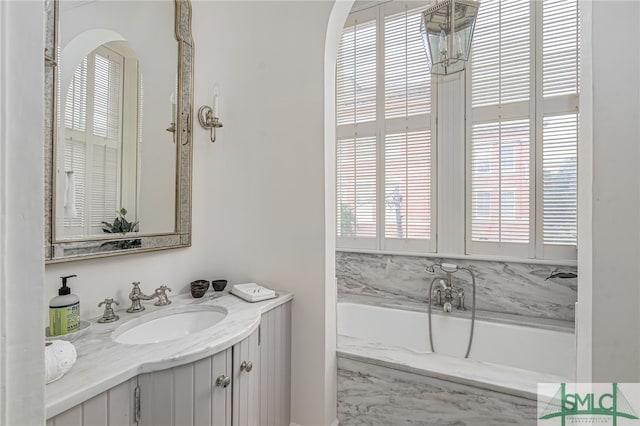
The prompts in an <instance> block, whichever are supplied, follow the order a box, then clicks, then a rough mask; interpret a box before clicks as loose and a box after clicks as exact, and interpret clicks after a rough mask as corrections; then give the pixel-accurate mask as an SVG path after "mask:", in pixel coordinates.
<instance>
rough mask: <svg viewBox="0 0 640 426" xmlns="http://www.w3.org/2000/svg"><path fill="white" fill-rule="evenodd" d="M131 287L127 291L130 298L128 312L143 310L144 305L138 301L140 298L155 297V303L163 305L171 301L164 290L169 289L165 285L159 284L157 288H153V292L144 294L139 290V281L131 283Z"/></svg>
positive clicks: (149, 298) (150, 298)
mask: <svg viewBox="0 0 640 426" xmlns="http://www.w3.org/2000/svg"><path fill="white" fill-rule="evenodd" d="M131 284H132V285H133V288H132V289H131V293H129V300H131V306H130V307H129V308H128V309H127V312H129V313H135V312H142V311H144V309H145V308H144V306H142V303H140V301H141V300H152V299H155V298H157V299H158V301H157V302H156V303H155V305H156V306H164V305H169V304H170V303H171V301H170V300H169V297H168V296H167V293H166V291H167V290H169V291H171V289H170V288H169V287H167V286H166V285H161V286H160V287H158V288H157V289H155V291H154V294H152V295H146V294H144V293H143V292H142V290H140V282H139V281H135V282H133V283H131Z"/></svg>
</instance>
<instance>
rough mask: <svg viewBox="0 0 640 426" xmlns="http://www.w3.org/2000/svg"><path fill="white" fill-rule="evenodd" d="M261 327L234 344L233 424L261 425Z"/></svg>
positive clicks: (243, 425)
mask: <svg viewBox="0 0 640 426" xmlns="http://www.w3.org/2000/svg"><path fill="white" fill-rule="evenodd" d="M259 333H260V329H257V330H256V331H254V332H253V333H252V334H251V335H250V336H249V337H247V338H246V339H244V340H243V341H242V342H240V343H237V344H235V345H234V346H233V400H234V404H233V416H232V419H233V426H256V425H260V426H262V425H261V424H260V421H259V418H258V417H259V410H260V347H259V337H260V336H259Z"/></svg>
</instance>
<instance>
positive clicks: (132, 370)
mask: <svg viewBox="0 0 640 426" xmlns="http://www.w3.org/2000/svg"><path fill="white" fill-rule="evenodd" d="M278 294H279V296H278V297H277V298H275V299H270V300H265V301H262V302H257V303H248V302H245V301H244V300H242V299H240V298H238V297H236V296H233V295H231V294H229V293H228V292H221V293H216V292H212V291H209V292H207V294H205V296H204V297H202V298H200V299H194V298H192V297H191V295H190V294H188V293H187V294H179V295H176V296H174V297H171V301H172V304H171V305H169V306H154V305H153V303H152V302H146V303H144V302H143V303H144V306H145V308H146V310H145V311H143V312H140V313H137V314H129V313H126V312H125V309H126V307H123V308H122V309H119V310H118V311H117V312H116V313H117V314H118V315H119V316H120V319H119V320H118V321H116V322H113V323H110V324H99V323H98V322H97V318H94V319H92V320H91V321H90V322H91V326H90V327H88V328H87V329H86V330H81V331H80V332H79V333H77V334H76V335H74V336H72V337H69V338H66V339H65V340H68V341H70V342H72V343H73V344H74V346H75V347H76V351H77V354H78V359H77V361H76V363H75V364H74V365H73V367H72V368H71V370H70V371H69V372H68V373H67V374H65V375H64V376H63V377H62V378H61V379H59V380H57V381H55V382H53V383H50V384H48V385H47V386H46V406H45V407H46V417H47V418H51V417H53V416H55V415H57V414H60V413H62V412H64V411H66V410H68V409H69V408H72V407H74V406H76V405H78V404H80V403H82V402H84V401H87V400H88V399H90V398H92V397H94V396H96V395H98V394H100V393H102V392H104V391H106V390H108V389H110V388H112V387H114V386H116V385H118V384H120V383H123V382H124V381H126V380H128V379H130V378H132V377H135V376H137V375H138V374H142V373H148V372H152V371H158V370H164V369H167V368H171V367H175V366H178V365H183V364H187V363H190V362H194V361H197V360H199V359H202V358H205V357H207V356H210V355H213V354H216V353H218V352H220V351H222V350H225V349H227V348H229V347H231V346H233V345H234V344H236V343H238V342H240V341H241V340H243V339H244V338H246V337H247V336H249V335H250V334H251V333H252V332H253V331H254V330H256V329H257V328H258V325H259V324H260V318H261V315H262V314H263V313H264V312H267V311H269V310H271V309H273V308H275V307H277V306H279V305H281V304H283V303H286V302H288V301H290V300H292V299H293V295H292V294H291V293H286V292H278ZM187 305H215V306H220V307H222V308H225V309H226V310H227V311H228V315H227V316H226V317H225V318H224V319H223V320H222V321H221V322H219V323H218V324H216V325H215V326H213V327H212V328H210V329H207V330H203V331H201V332H198V333H194V334H191V335H189V336H186V337H182V338H179V339H175V340H170V341H166V342H160V343H153V344H140V345H124V344H119V343H115V342H114V341H113V340H111V333H112V332H113V331H114V330H115V329H117V328H118V327H120V326H121V325H123V324H126V323H127V322H128V321H130V320H133V319H136V318H140V317H141V316H144V315H145V314H148V313H152V312H157V311H159V310H163V309H171V308H176V307H181V306H187Z"/></svg>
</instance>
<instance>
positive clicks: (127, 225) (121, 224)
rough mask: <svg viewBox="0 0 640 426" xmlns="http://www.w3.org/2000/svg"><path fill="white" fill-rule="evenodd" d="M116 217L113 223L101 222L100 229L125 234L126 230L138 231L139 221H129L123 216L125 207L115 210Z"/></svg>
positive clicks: (125, 213)
mask: <svg viewBox="0 0 640 426" xmlns="http://www.w3.org/2000/svg"><path fill="white" fill-rule="evenodd" d="M116 214H117V216H116V218H115V219H114V220H113V223H109V222H101V223H102V224H103V225H104V226H103V227H102V230H103V231H104V232H106V233H107V234H125V233H127V232H138V225H139V224H140V222H139V221H135V222H129V221H128V220H127V219H126V218H125V216H126V215H127V209H125V208H121V209H120V210H119V211H116Z"/></svg>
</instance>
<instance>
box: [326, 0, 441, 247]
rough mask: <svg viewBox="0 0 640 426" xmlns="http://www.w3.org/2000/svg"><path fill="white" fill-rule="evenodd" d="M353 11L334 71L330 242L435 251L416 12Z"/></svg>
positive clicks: (424, 73) (428, 120)
mask: <svg viewBox="0 0 640 426" xmlns="http://www.w3.org/2000/svg"><path fill="white" fill-rule="evenodd" d="M412 7H413V8H409V6H407V5H406V4H404V3H398V2H393V3H386V4H383V5H380V6H375V7H371V8H368V9H365V10H361V11H358V12H353V13H352V14H351V15H350V16H349V19H348V21H347V24H346V25H345V28H344V30H343V33H342V37H341V41H340V46H339V50H338V60H337V66H336V123H337V149H336V151H337V158H336V166H337V167H336V169H337V170H336V173H337V176H336V178H337V188H336V189H337V200H336V205H337V237H338V246H339V247H342V248H362V249H383V250H404V251H421V252H426V251H435V238H432V233H433V232H432V229H433V228H432V226H433V225H432V193H433V184H434V182H433V179H432V170H433V164H432V163H433V156H432V131H431V129H432V128H433V127H434V126H432V120H434V119H433V117H432V114H431V111H432V104H431V78H430V77H431V76H430V73H429V69H428V64H427V62H426V56H425V52H424V47H423V44H422V38H421V35H420V20H421V19H422V18H421V11H422V10H423V9H424V6H423V7H421V8H418V9H415V3H413V6H412Z"/></svg>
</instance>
